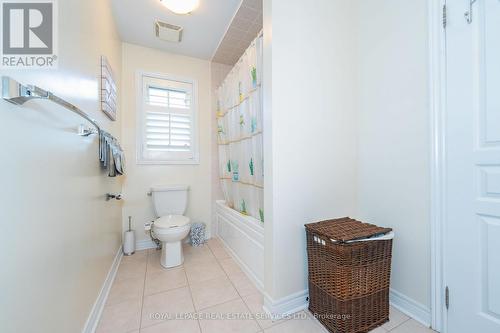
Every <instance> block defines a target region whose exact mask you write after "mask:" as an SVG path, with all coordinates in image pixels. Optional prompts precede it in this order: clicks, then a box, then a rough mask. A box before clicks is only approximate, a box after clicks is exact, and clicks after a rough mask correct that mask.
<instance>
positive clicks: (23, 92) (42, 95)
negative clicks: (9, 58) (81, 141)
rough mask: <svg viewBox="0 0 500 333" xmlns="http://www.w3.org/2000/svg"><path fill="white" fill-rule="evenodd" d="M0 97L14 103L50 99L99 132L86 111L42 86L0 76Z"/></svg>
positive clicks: (91, 132) (19, 103)
mask: <svg viewBox="0 0 500 333" xmlns="http://www.w3.org/2000/svg"><path fill="white" fill-rule="evenodd" d="M2 98H3V99H4V100H6V101H7V102H10V103H13V104H16V105H23V104H24V103H26V102H27V101H30V100H32V99H46V100H49V101H52V102H54V103H56V104H58V105H60V106H62V107H64V108H66V109H68V110H70V111H72V112H74V113H76V114H77V115H79V116H80V117H82V118H84V119H85V120H87V121H88V122H90V123H91V124H92V125H94V126H95V128H96V129H97V132H96V133H99V132H101V127H100V126H99V124H98V123H97V121H96V120H95V119H93V118H91V117H90V116H89V115H88V114H87V113H85V112H84V111H82V110H81V109H79V108H78V107H76V106H74V105H73V104H71V103H69V102H67V101H65V100H64V99H62V98H60V97H57V96H56V95H54V94H53V93H51V92H50V91H46V90H43V89H42V88H39V87H37V86H33V85H26V86H25V85H22V84H21V83H19V82H17V81H16V80H14V79H12V78H10V77H8V76H2ZM94 133H95V132H94V131H87V132H86V133H85V135H89V134H94Z"/></svg>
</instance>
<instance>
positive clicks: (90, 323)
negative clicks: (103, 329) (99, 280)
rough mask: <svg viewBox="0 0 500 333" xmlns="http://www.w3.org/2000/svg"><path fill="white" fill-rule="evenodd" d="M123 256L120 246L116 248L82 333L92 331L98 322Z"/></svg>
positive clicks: (91, 332) (90, 332)
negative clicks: (116, 250)
mask: <svg viewBox="0 0 500 333" xmlns="http://www.w3.org/2000/svg"><path fill="white" fill-rule="evenodd" d="M122 257H123V251H122V247H121V245H120V247H119V248H118V252H117V253H116V256H115V259H114V260H113V263H112V264H111V268H110V269H109V271H108V275H107V276H106V280H104V284H103V285H102V288H101V291H100V292H99V295H98V296H97V300H96V301H95V303H94V306H93V307H92V310H91V311H90V314H89V317H88V318H87V322H86V323H85V326H84V327H83V330H82V333H94V332H95V330H96V328H97V324H98V323H99V319H100V318H101V314H102V310H103V308H104V304H106V300H107V298H108V294H109V291H110V289H111V286H112V285H113V281H114V280H115V276H116V272H117V271H118V267H119V266H120V262H121V260H122Z"/></svg>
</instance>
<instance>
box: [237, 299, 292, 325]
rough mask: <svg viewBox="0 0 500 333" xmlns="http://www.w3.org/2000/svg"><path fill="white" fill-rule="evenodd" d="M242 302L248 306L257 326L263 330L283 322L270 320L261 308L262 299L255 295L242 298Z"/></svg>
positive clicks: (262, 304)
mask: <svg viewBox="0 0 500 333" xmlns="http://www.w3.org/2000/svg"><path fill="white" fill-rule="evenodd" d="M243 301H244V302H245V304H246V305H247V306H248V308H249V309H250V311H251V312H252V314H253V315H254V316H255V318H256V319H257V322H258V323H259V326H260V327H262V328H263V329H265V328H269V327H271V326H273V325H276V324H278V323H281V322H283V321H284V320H272V319H271V318H270V317H269V316H268V315H267V314H266V312H265V311H264V309H263V308H262V307H263V306H264V297H263V296H262V294H260V293H257V294H253V295H249V296H245V297H243Z"/></svg>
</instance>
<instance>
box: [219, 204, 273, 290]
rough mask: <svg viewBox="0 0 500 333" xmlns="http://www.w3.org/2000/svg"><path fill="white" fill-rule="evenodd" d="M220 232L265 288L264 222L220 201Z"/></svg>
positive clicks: (257, 284) (240, 262)
mask: <svg viewBox="0 0 500 333" xmlns="http://www.w3.org/2000/svg"><path fill="white" fill-rule="evenodd" d="M216 207H217V208H216V213H217V221H216V223H217V236H218V238H219V239H220V240H221V241H222V242H223V243H224V245H225V246H226V248H227V250H228V251H229V252H230V253H231V255H232V256H233V258H234V259H235V260H236V261H237V262H238V264H239V265H240V267H241V268H242V269H243V271H244V272H245V273H246V274H247V275H248V277H249V278H250V279H252V280H253V282H254V283H255V285H256V286H257V288H259V289H260V290H262V289H263V288H262V287H263V281H264V226H263V224H262V223H261V222H260V221H259V220H257V219H255V218H253V217H251V216H246V215H243V214H240V213H239V212H237V211H235V210H234V209H232V208H229V207H228V206H227V205H226V203H225V201H224V200H219V201H217V204H216Z"/></svg>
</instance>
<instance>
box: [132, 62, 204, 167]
mask: <svg viewBox="0 0 500 333" xmlns="http://www.w3.org/2000/svg"><path fill="white" fill-rule="evenodd" d="M144 78H153V79H160V80H169V81H178V82H181V83H186V84H190V85H191V86H192V92H191V115H192V118H191V119H192V121H191V129H192V132H191V135H192V137H191V140H192V158H179V157H178V155H179V154H175V152H172V154H171V155H172V157H171V158H170V157H165V158H148V157H146V155H145V149H144V147H145V139H146V138H145V134H144V126H145V124H144V121H145V118H146V117H145V112H146V110H145V109H144V107H143V105H144V101H145V96H144V89H143V88H144ZM135 84H136V127H135V130H136V134H137V135H136V160H137V164H139V165H162V164H178V165H182V164H184V165H190V164H200V153H199V133H198V119H199V118H198V81H197V80H195V79H191V78H186V77H180V76H176V75H171V74H161V73H152V72H146V71H137V73H136V80H135ZM165 155H168V152H165ZM176 155H177V156H176Z"/></svg>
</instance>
